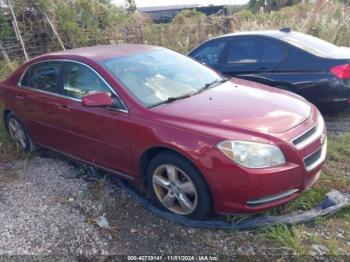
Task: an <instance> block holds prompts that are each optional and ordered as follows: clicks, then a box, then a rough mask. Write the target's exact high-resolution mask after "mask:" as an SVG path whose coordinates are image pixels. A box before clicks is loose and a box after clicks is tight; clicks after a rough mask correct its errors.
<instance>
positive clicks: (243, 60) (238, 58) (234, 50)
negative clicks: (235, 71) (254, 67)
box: [225, 39, 260, 65]
mask: <svg viewBox="0 0 350 262" xmlns="http://www.w3.org/2000/svg"><path fill="white" fill-rule="evenodd" d="M259 58H260V48H259V46H258V44H257V42H256V40H255V39H236V40H232V41H231V43H230V47H229V50H228V53H227V57H226V61H225V64H227V65H234V64H256V63H259V60H260V59H259Z"/></svg>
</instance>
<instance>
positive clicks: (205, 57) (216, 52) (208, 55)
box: [192, 41, 225, 65]
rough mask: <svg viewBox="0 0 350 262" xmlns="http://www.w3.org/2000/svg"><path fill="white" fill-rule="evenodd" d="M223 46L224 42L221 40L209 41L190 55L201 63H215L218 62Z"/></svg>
mask: <svg viewBox="0 0 350 262" xmlns="http://www.w3.org/2000/svg"><path fill="white" fill-rule="evenodd" d="M224 48H225V42H223V41H213V42H209V43H207V44H206V45H205V46H204V47H202V48H200V49H199V51H198V52H195V53H194V54H193V55H192V57H193V58H194V59H196V60H197V61H199V62H201V63H205V64H208V65H216V64H218V63H219V60H220V57H221V54H222V52H223V51H224Z"/></svg>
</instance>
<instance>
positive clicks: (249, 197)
mask: <svg viewBox="0 0 350 262" xmlns="http://www.w3.org/2000/svg"><path fill="white" fill-rule="evenodd" d="M0 99H1V103H2V104H3V105H4V111H3V119H4V122H5V126H6V128H7V130H8V131H9V134H10V136H11V137H12V139H13V140H14V141H15V142H16V143H17V144H18V146H19V147H20V148H21V149H23V150H25V151H31V150H33V149H34V148H36V147H44V148H48V149H51V150H55V151H58V152H60V153H63V154H64V155H66V156H68V157H72V158H75V159H77V160H80V161H84V162H87V163H90V164H92V165H94V166H96V167H98V168H101V169H104V170H106V171H108V172H110V173H113V174H115V175H118V176H120V177H122V178H125V179H128V180H130V181H134V182H137V183H139V184H143V183H144V184H145V185H146V186H147V188H148V190H149V192H150V195H151V197H152V200H153V201H154V202H155V204H157V205H158V206H159V207H161V208H163V209H165V210H167V211H169V212H172V213H175V214H177V215H182V216H187V217H190V218H195V219H201V218H204V217H206V216H207V215H209V214H210V213H212V212H215V213H217V214H222V213H230V214H236V213H253V212H258V211H262V210H265V209H268V208H272V207H275V206H278V205H281V204H284V203H287V202H288V201H290V200H292V199H294V198H296V197H297V196H298V195H299V194H300V193H301V192H302V191H303V190H305V189H307V188H309V187H310V186H312V184H314V183H315V181H316V180H317V179H318V177H319V175H320V172H321V168H322V164H323V162H324V160H325V156H326V147H327V141H326V130H325V124H324V121H323V118H322V116H321V114H320V113H319V112H318V110H317V109H316V107H315V106H313V105H312V104H310V103H309V102H307V101H306V100H304V99H303V98H301V97H300V96H298V95H295V94H292V93H288V92H286V91H283V90H280V89H275V88H272V87H268V86H265V85H262V84H258V83H253V82H249V81H247V80H242V79H237V78H232V79H228V78H225V77H223V76H221V75H220V74H218V73H216V72H215V71H213V70H212V69H209V68H208V67H206V66H204V65H202V64H200V63H198V62H195V61H194V60H192V59H190V58H188V57H185V56H183V55H180V54H178V53H175V52H173V51H170V50H168V49H165V48H160V47H153V46H145V45H116V46H98V47H89V48H80V49H73V50H67V51H62V52H57V53H51V54H47V55H43V56H40V57H37V58H35V59H33V60H31V61H29V62H27V63H25V64H23V65H22V66H20V67H19V68H18V69H17V70H16V71H15V72H14V73H13V74H12V75H11V76H10V77H9V78H8V79H6V80H5V81H3V82H1V83H0Z"/></svg>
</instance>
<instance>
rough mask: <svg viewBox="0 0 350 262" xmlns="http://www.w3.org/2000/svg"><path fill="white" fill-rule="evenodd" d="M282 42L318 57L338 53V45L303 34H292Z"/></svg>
mask: <svg viewBox="0 0 350 262" xmlns="http://www.w3.org/2000/svg"><path fill="white" fill-rule="evenodd" d="M281 40H284V41H286V42H288V43H290V44H292V45H294V46H296V47H299V48H301V49H304V50H306V51H308V52H310V53H312V54H314V55H318V56H326V55H327V54H330V53H333V52H336V51H337V49H338V47H337V46H336V45H333V44H331V43H329V42H327V41H324V40H322V39H320V38H317V37H314V36H311V35H307V34H303V33H296V32H294V33H290V34H287V35H286V36H284V37H282V38H281Z"/></svg>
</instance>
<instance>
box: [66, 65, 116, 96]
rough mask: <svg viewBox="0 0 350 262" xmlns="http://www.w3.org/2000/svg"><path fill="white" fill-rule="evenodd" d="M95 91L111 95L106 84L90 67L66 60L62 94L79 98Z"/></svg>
mask: <svg viewBox="0 0 350 262" xmlns="http://www.w3.org/2000/svg"><path fill="white" fill-rule="evenodd" d="M95 92H105V93H107V94H109V95H110V96H111V95H112V93H111V90H110V89H109V88H108V86H107V85H106V84H105V83H104V82H103V81H102V80H101V79H100V77H99V76H98V75H96V73H95V72H94V71H92V70H91V69H90V68H88V67H87V66H84V65H82V64H78V63H73V62H67V63H66V64H65V70H64V80H63V95H65V96H69V97H72V98H77V99H81V98H83V97H84V96H85V95H88V94H91V93H95Z"/></svg>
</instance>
